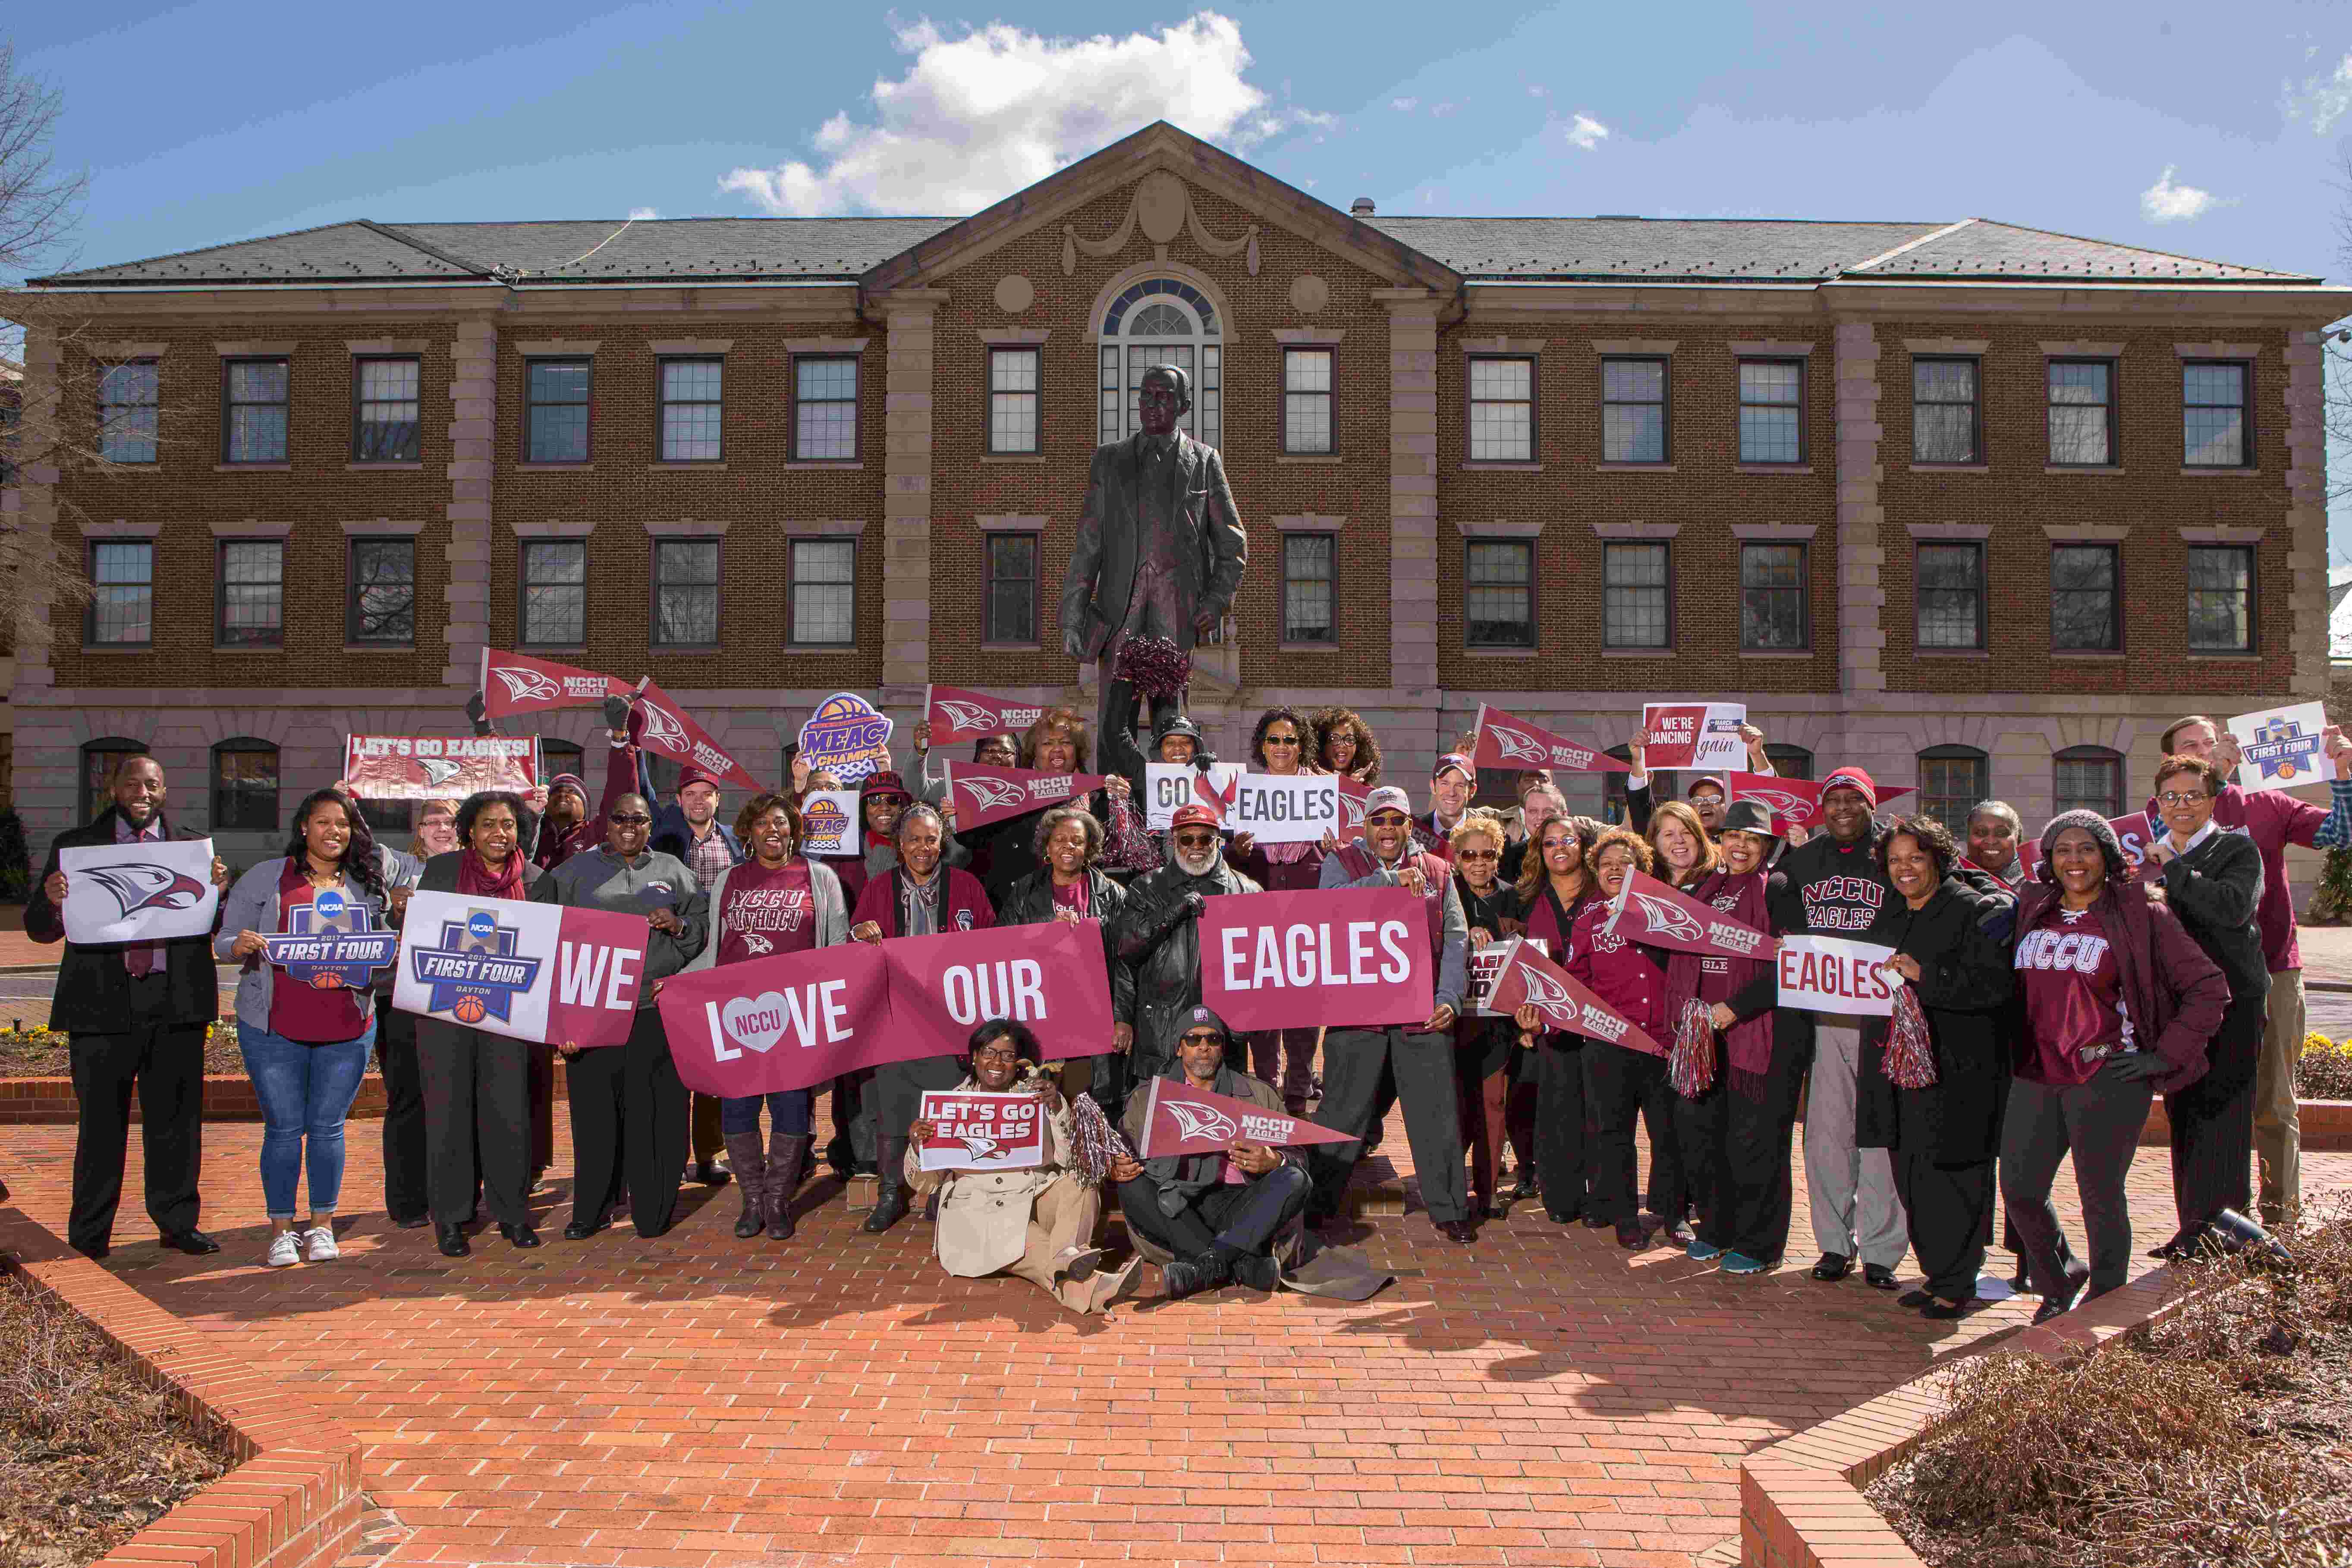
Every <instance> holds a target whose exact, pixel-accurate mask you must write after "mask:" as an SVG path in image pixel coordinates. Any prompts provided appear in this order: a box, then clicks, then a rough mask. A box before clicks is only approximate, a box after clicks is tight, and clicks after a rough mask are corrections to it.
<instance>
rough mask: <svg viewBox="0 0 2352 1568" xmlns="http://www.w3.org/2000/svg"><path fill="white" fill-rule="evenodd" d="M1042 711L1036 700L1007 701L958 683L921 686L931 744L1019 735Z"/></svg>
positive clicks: (1039, 716)
mask: <svg viewBox="0 0 2352 1568" xmlns="http://www.w3.org/2000/svg"><path fill="white" fill-rule="evenodd" d="M923 717H924V718H925V719H926V720H928V721H929V723H930V726H931V744H932V745H934V746H950V745H953V744H954V743H955V742H958V741H977V740H979V739H980V738H981V737H982V735H1018V734H1019V733H1021V731H1024V730H1026V729H1027V728H1029V726H1030V725H1032V724H1034V723H1035V722H1036V721H1038V720H1039V719H1041V718H1043V717H1045V708H1044V706H1043V705H1042V704H1039V703H1035V702H1025V703H1024V702H1008V701H1006V700H1004V699H1003V698H1002V697H996V696H992V695H991V694H990V693H988V692H985V691H966V690H965V689H963V688H961V687H960V686H926V687H924V688H923Z"/></svg>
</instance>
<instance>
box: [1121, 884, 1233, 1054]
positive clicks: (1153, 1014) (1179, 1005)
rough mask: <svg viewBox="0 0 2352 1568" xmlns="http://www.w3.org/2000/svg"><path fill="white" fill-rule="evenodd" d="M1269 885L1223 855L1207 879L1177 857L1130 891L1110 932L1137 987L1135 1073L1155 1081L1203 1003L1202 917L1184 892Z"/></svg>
mask: <svg viewBox="0 0 2352 1568" xmlns="http://www.w3.org/2000/svg"><path fill="white" fill-rule="evenodd" d="M1263 890H1264V889H1261V888H1259V886H1258V885H1257V884H1256V883H1255V882H1253V881H1251V880H1250V879H1248V878H1247V877H1244V876H1243V875H1242V874H1241V873H1240V872H1239V871H1236V870H1234V868H1232V867H1230V866H1228V865H1226V864H1225V863H1224V861H1223V859H1219V860H1217V861H1215V862H1214V863H1213V864H1212V865H1211V867H1210V868H1209V873H1208V875H1207V876H1205V877H1195V876H1192V874H1191V873H1189V872H1187V871H1186V870H1185V869H1184V868H1182V867H1181V866H1178V865H1175V864H1173V863H1172V862H1171V863H1170V864H1168V865H1165V866H1161V867H1160V868H1158V869H1156V870H1152V871H1147V872H1145V873H1144V874H1143V875H1142V876H1140V877H1138V878H1137V879H1135V882H1134V885H1133V886H1131V887H1129V889H1128V890H1127V902H1126V904H1125V905H1124V906H1123V907H1122V908H1121V909H1120V910H1119V911H1118V919H1117V920H1116V921H1113V922H1112V924H1111V930H1110V931H1109V935H1110V938H1111V941H1112V942H1113V943H1114V945H1115V947H1116V949H1117V952H1118V957H1119V959H1120V960H1122V961H1123V962H1124V963H1127V964H1128V965H1129V968H1130V971H1131V973H1132V974H1133V976H1134V984H1135V1076H1136V1077H1137V1078H1138V1079H1145V1078H1150V1077H1151V1076H1153V1075H1154V1074H1157V1073H1158V1072H1160V1070H1161V1068H1164V1067H1165V1066H1166V1064H1168V1063H1170V1062H1171V1061H1174V1060H1175V1059H1176V1037H1177V1036H1178V1035H1179V1034H1181V1032H1182V1030H1183V1026H1184V1023H1185V1021H1186V1018H1187V1016H1189V1015H1190V1014H1191V1012H1192V1008H1193V1007H1195V1006H1197V1005H1199V1004H1200V1000H1201V922H1200V921H1197V920H1195V919H1194V918H1193V916H1192V910H1190V909H1188V908H1187V907H1186V906H1185V902H1184V895H1185V894H1187V893H1199V894H1201V895H1202V896H1203V897H1222V896H1226V895H1230V894H1234V893H1255V892H1261V891H1263Z"/></svg>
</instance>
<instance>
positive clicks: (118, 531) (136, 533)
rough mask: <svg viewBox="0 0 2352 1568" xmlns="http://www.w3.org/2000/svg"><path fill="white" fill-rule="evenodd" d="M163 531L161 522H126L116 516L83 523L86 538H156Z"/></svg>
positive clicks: (82, 532) (82, 527)
mask: <svg viewBox="0 0 2352 1568" xmlns="http://www.w3.org/2000/svg"><path fill="white" fill-rule="evenodd" d="M162 533H163V524H162V523H160V522H126V521H123V520H122V519H121V518H119V517H118V518H116V519H115V520H114V521H112V522H85V523H83V524H81V536H82V537H83V538H84V539H154V538H157V537H159V536H160V535H161V534H162Z"/></svg>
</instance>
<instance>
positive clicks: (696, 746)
mask: <svg viewBox="0 0 2352 1568" xmlns="http://www.w3.org/2000/svg"><path fill="white" fill-rule="evenodd" d="M638 703H639V705H640V706H641V707H642V708H643V709H644V710H645V715H646V732H645V735H644V737H643V743H644V745H645V747H646V750H647V751H652V752H660V753H661V754H662V755H664V756H666V757H667V758H669V759H670V760H671V761H672V762H675V763H692V764H693V765H694V766H696V767H698V768H700V769H701V770H702V771H703V772H704V773H709V774H710V775H712V776H713V777H715V778H721V779H725V780H726V781H727V782H728V783H729V784H736V785H739V786H740V787H741V788H744V789H753V790H755V789H758V788H760V787H761V784H760V781H759V780H758V779H755V778H753V777H752V776H751V774H750V773H746V772H744V771H743V765H742V764H741V763H738V762H737V761H736V760H735V758H734V756H733V755H732V754H731V753H730V752H727V751H725V750H723V749H721V747H720V746H719V742H716V741H714V740H712V739H711V738H710V732H709V731H707V730H705V729H704V728H703V727H702V726H701V725H699V724H698V723H696V722H695V721H694V720H693V718H692V716H690V715H689V714H688V712H687V710H685V709H683V708H681V707H679V706H678V705H677V701H676V700H674V699H673V698H672V697H671V696H670V694H669V693H668V692H667V691H664V690H663V689H661V688H660V687H658V686H656V685H655V684H654V683H653V682H652V681H650V680H648V681H646V683H645V686H644V689H643V691H642V693H641V695H640V696H639V698H638ZM844 782H846V781H844Z"/></svg>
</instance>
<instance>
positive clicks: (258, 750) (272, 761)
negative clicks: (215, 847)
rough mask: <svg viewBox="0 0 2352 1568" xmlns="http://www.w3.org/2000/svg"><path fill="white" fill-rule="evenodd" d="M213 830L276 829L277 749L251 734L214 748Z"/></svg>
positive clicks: (265, 830) (216, 831) (245, 831)
mask: <svg viewBox="0 0 2352 1568" xmlns="http://www.w3.org/2000/svg"><path fill="white" fill-rule="evenodd" d="M213 831H214V832H215V833H275V832H277V831H278V748H277V747H275V746H273V745H271V744H270V743H269V742H267V741H257V740H255V739H254V738H253V737H252V736H250V735H239V736H236V738H235V739H232V740H227V741H223V742H221V743H220V744H219V745H217V746H215V747H214V748H213Z"/></svg>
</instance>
